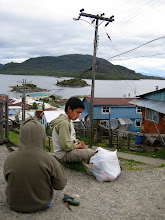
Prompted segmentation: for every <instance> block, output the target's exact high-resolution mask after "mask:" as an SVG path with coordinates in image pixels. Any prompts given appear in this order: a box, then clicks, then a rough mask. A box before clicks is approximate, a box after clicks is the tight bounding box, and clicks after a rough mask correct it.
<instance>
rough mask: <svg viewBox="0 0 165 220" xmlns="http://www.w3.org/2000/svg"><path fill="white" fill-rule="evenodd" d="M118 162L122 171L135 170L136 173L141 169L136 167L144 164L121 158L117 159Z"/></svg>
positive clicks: (141, 168)
mask: <svg viewBox="0 0 165 220" xmlns="http://www.w3.org/2000/svg"><path fill="white" fill-rule="evenodd" d="M119 160H120V162H121V166H122V168H123V169H127V170H137V171H142V170H143V167H137V166H138V165H140V164H144V163H142V162H140V161H135V160H127V159H123V158H119Z"/></svg>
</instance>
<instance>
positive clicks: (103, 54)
mask: <svg viewBox="0 0 165 220" xmlns="http://www.w3.org/2000/svg"><path fill="white" fill-rule="evenodd" d="M82 8H84V9H85V10H84V12H85V13H89V14H94V15H96V14H99V15H100V14H102V13H105V17H108V18H109V17H110V16H112V15H114V16H115V21H114V22H112V23H109V25H108V26H107V27H105V24H106V22H103V23H102V24H100V25H99V33H98V34H99V43H98V50H97V57H100V58H104V59H106V60H108V61H110V62H112V63H113V64H116V65H122V66H125V67H127V68H130V69H133V70H135V71H136V72H139V73H149V74H154V75H159V76H164V77H165V62H164V61H165V24H164V23H165V1H164V0H115V1H113V0H103V1H96V0H83V1H82V0H80V1H79V0H69V1H67V0H65V1H63V0H61V1H55V0H0V31H1V34H0V63H1V64H6V63H9V62H23V61H25V60H27V59H29V58H32V57H38V56H60V55H65V54H89V55H93V42H94V31H95V29H94V27H93V26H92V25H91V20H90V18H85V17H81V19H80V20H79V21H74V20H73V18H77V17H78V16H79V13H80V9H82ZM107 34H108V35H109V36H110V38H111V41H110V39H109V38H108V37H107ZM156 39H158V40H156ZM150 41H151V43H148V44H146V45H144V46H142V47H139V46H141V45H143V44H145V43H147V42H150ZM136 47H139V48H138V49H136V50H133V51H131V52H129V53H125V54H123V55H120V54H122V53H124V52H126V51H129V50H132V49H134V48H136ZM113 57H114V58H113Z"/></svg>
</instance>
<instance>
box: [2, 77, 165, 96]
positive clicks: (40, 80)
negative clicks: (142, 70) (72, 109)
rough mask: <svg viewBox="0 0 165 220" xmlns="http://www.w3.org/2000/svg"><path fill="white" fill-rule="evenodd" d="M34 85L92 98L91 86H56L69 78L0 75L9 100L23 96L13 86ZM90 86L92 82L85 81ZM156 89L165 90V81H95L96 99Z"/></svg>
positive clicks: (4, 91) (62, 94)
mask: <svg viewBox="0 0 165 220" xmlns="http://www.w3.org/2000/svg"><path fill="white" fill-rule="evenodd" d="M25 79H26V83H33V84H35V85H37V87H40V88H43V89H47V90H49V92H48V93H49V94H52V95H58V96H61V97H62V98H70V97H71V96H78V95H79V96H90V95H91V86H87V87H83V88H70V87H59V86H56V83H57V80H58V81H62V80H64V79H70V78H69V77H65V78H63V77H60V78H58V77H49V76H29V75H4V74H0V94H5V95H8V96H9V98H20V96H21V94H18V93H14V92H11V86H16V85H21V83H22V82H23V80H25ZM84 80H85V81H86V82H87V83H88V84H89V85H91V84H92V80H89V79H84ZM156 88H158V89H162V88H165V80H153V79H152V80H146V79H143V80H95V92H94V96H95V97H120V98H122V97H126V98H128V97H131V98H132V97H135V96H138V95H141V94H144V93H147V92H151V91H155V90H156Z"/></svg>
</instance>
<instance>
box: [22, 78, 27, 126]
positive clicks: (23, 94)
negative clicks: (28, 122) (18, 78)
mask: <svg viewBox="0 0 165 220" xmlns="http://www.w3.org/2000/svg"><path fill="white" fill-rule="evenodd" d="M23 87H24V88H23V92H22V122H24V121H25V112H26V111H25V109H26V94H25V92H26V79H25V81H24V79H23Z"/></svg>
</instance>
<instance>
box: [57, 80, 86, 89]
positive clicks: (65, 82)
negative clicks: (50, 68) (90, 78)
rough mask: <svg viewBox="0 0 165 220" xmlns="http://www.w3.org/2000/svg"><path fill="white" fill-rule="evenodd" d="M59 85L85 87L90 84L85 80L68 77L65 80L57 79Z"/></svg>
mask: <svg viewBox="0 0 165 220" xmlns="http://www.w3.org/2000/svg"><path fill="white" fill-rule="evenodd" d="M56 85H57V86H64V87H85V86H89V84H87V82H86V81H85V80H82V79H78V78H74V79H68V80H63V81H58V80H57V84H56Z"/></svg>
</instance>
